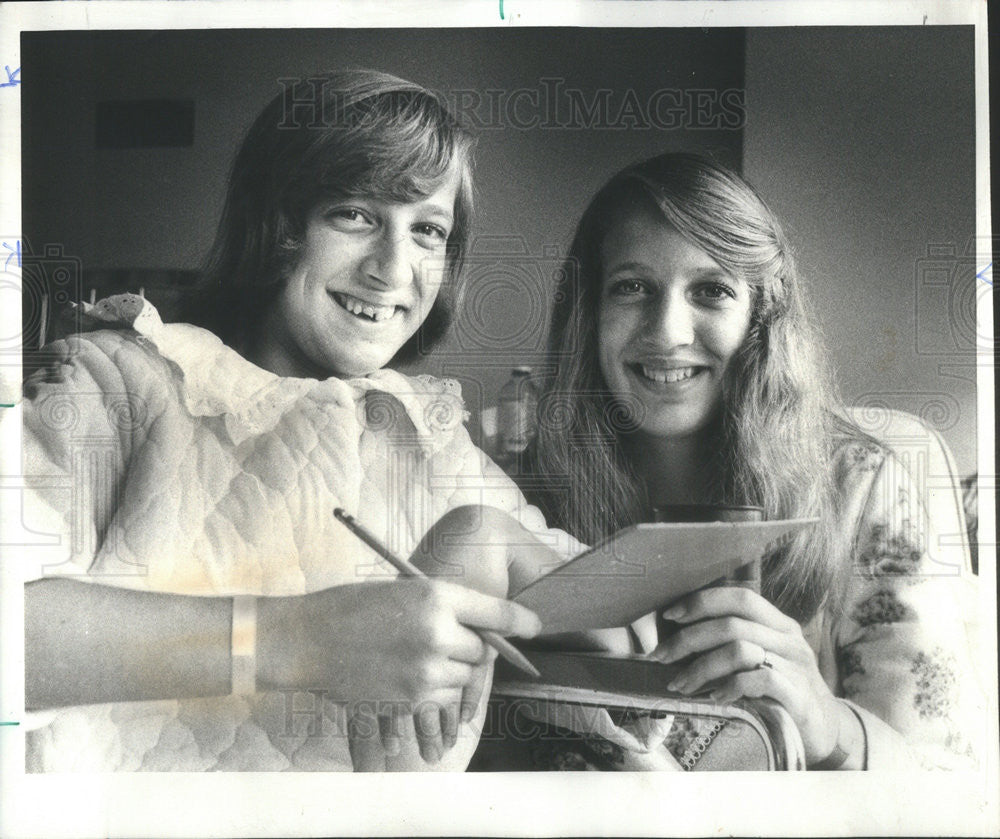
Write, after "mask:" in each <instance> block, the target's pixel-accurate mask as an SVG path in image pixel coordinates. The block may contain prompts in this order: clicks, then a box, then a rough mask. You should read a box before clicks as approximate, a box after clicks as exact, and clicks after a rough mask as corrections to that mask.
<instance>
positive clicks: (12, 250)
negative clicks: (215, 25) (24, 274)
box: [3, 239, 21, 271]
mask: <svg viewBox="0 0 1000 839" xmlns="http://www.w3.org/2000/svg"><path fill="white" fill-rule="evenodd" d="M3 246H4V247H5V248H7V250H9V251H10V256H8V257H7V261H6V262H5V263H4V264H3V267H4V270H5V271H6V270H7V266H8V265H10V261H11V260H12V259H13V258H14V257H15V256H16V257H17V267H18V268H20V267H21V240H20V239H18V240H17V242H16V243H15V246H14V247H13V248H12V247H11V246H10V245H8V244H7V243H6V242H4V243H3Z"/></svg>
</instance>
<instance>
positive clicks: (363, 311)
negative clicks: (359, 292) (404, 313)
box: [337, 292, 396, 321]
mask: <svg viewBox="0 0 1000 839" xmlns="http://www.w3.org/2000/svg"><path fill="white" fill-rule="evenodd" d="M337 299H338V301H339V302H340V304H341V305H342V306H343V307H344V308H345V309H347V311H349V312H350V313H351V314H352V315H365V316H366V317H368V318H370V319H371V320H374V321H382V320H388V319H389V318H391V317H392V316H393V315H394V314H395V313H396V307H395V306H376V305H375V304H374V303H366V302H365V301H364V300H359V299H358V298H357V297H351V295H349V294H344V293H343V292H337Z"/></svg>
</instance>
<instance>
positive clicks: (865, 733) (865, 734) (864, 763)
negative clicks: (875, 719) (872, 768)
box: [844, 702, 868, 771]
mask: <svg viewBox="0 0 1000 839" xmlns="http://www.w3.org/2000/svg"><path fill="white" fill-rule="evenodd" d="M844 704H845V705H846V706H847V707H848V708H850V709H851V713H852V714H854V716H855V717H857V718H858V725H860V726H861V736H862V737H863V738H864V741H865V746H864V749H865V750H864V754H863V755H862V760H861V768H862V769H863V770H864V771H867V770H868V726H866V725H865V720H864V717H862V716H861V714H859V713H858V709H857V708H855V707H854V706H853V705H852V704H851V703H850V702H844Z"/></svg>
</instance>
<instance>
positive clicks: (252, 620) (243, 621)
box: [232, 594, 257, 696]
mask: <svg viewBox="0 0 1000 839" xmlns="http://www.w3.org/2000/svg"><path fill="white" fill-rule="evenodd" d="M232 640H233V643H232V650H233V659H232V661H233V663H232V685H233V690H232V692H233V695H234V696H250V695H251V694H254V693H256V692H257V598H256V597H253V596H251V595H246V594H238V595H236V596H235V597H234V598H233V636H232Z"/></svg>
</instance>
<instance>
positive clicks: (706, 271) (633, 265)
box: [607, 260, 733, 280]
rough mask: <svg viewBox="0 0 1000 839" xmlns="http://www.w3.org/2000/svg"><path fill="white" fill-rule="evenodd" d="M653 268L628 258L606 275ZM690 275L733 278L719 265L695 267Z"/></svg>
mask: <svg viewBox="0 0 1000 839" xmlns="http://www.w3.org/2000/svg"><path fill="white" fill-rule="evenodd" d="M651 270H653V268H652V267H651V266H650V265H649V264H648V263H646V262H636V261H634V260H629V261H628V262H619V263H618V264H617V265H615V266H614V267H613V268H612V269H611V270H610V271H608V272H607V276H609V277H612V276H614V275H615V274H619V273H621V272H623V271H651ZM692 276H693V277H694V279H697V280H705V279H712V278H713V277H726V278H728V279H733V275H732V274H730V273H729V271H727V270H726V269H725V268H723V267H721V266H719V267H716V268H712V267H709V266H707V265H706V266H705V267H704V268H697V269H695V271H694V272H693V274H692Z"/></svg>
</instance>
